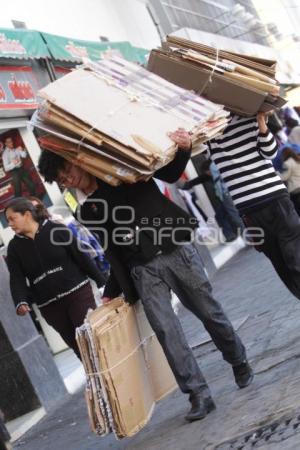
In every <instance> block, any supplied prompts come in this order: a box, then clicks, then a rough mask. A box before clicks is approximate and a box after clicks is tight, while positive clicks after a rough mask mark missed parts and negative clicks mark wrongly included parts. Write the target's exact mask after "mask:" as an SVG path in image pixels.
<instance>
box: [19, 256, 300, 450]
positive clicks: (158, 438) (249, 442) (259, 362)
mask: <svg viewBox="0 0 300 450" xmlns="http://www.w3.org/2000/svg"><path fill="white" fill-rule="evenodd" d="M212 284H213V288H214V294H215V296H216V298H217V299H218V300H220V301H221V303H222V305H223V307H224V309H225V311H226V312H227V314H228V316H229V317H230V319H231V320H232V321H233V322H234V323H235V324H237V323H239V324H240V325H241V326H240V328H239V331H238V332H239V334H240V336H241V337H242V339H243V341H244V344H245V345H246V348H247V351H248V357H249V360H250V362H251V364H252V366H253V368H254V371H255V378H254V382H253V384H252V385H251V386H249V387H248V388H246V389H243V390H239V389H238V388H237V386H236V385H235V383H234V379H233V375H232V369H231V367H230V366H229V365H228V364H227V363H226V362H225V361H223V360H222V357H221V354H220V352H219V351H217V350H216V348H215V347H214V345H213V344H212V342H208V343H207V342H206V343H203V342H205V339H204V329H203V326H202V324H200V322H199V321H198V320H197V319H196V318H194V317H193V316H191V314H190V313H188V312H187V311H185V310H183V309H182V310H180V318H181V320H182V323H183V326H184V329H185V332H186V335H187V336H188V339H189V342H190V343H191V344H192V345H193V346H194V347H195V348H194V352H195V355H196V357H197V360H198V362H199V364H200V366H201V368H202V370H203V373H204V375H205V377H206V379H207V381H208V383H209V385H210V387H211V390H212V393H213V397H214V399H215V401H216V404H217V410H216V411H214V412H212V413H211V414H209V415H208V416H207V417H206V418H205V419H204V420H202V421H198V422H194V423H192V424H188V423H186V422H185V420H184V415H185V413H186V411H187V409H188V407H189V405H188V402H187V398H186V397H185V396H183V395H182V394H181V392H179V391H178V390H177V391H176V392H174V393H173V394H171V395H169V396H168V397H167V398H165V399H164V400H162V401H161V402H160V403H159V404H158V405H157V406H156V408H155V410H154V414H153V417H152V419H151V421H150V423H149V424H148V425H147V426H146V427H145V428H144V429H143V430H142V431H140V432H139V433H138V434H137V435H136V436H134V437H133V438H131V439H124V440H122V441H117V440H116V439H115V437H114V436H113V435H109V436H107V437H105V438H99V437H97V436H95V435H93V434H92V433H91V432H90V430H89V425H88V420H87V413H86V406H85V401H84V398H83V392H82V391H81V392H79V393H77V394H76V395H74V396H70V397H69V398H68V400H67V401H66V402H64V403H63V404H62V405H61V406H59V407H58V408H57V409H56V410H55V411H53V412H51V413H49V414H48V415H47V416H46V417H45V418H44V419H42V421H41V422H40V423H38V424H37V425H36V426H35V427H33V428H32V429H31V430H30V431H29V432H28V433H27V434H26V435H25V436H23V437H22V438H21V439H20V440H19V441H17V442H16V443H15V449H22V450H69V449H72V450H92V449H95V450H96V449H97V450H107V449H112V450H119V449H128V450H129V449H130V450H161V449H164V450H171V449H172V450H210V449H218V450H229V449H243V450H247V449H250V448H251V449H253V448H259V449H267V450H279V449H280V450H282V449H284V450H292V449H294V450H296V449H299V448H300V389H299V386H300V345H299V342H300V326H299V324H300V304H299V303H298V301H297V300H296V299H295V298H294V297H293V296H292V295H291V294H290V293H289V292H288V290H287V289H286V288H285V286H284V285H283V284H282V282H281V281H280V280H279V278H278V277H277V275H276V274H275V272H274V270H273V268H272V266H271V264H270V263H269V262H268V260H267V259H266V258H265V257H264V256H263V255H262V254H259V253H257V252H256V251H255V250H253V249H249V248H248V249H244V250H243V251H241V252H240V253H239V254H238V255H236V256H235V257H234V258H233V259H232V260H231V261H230V262H228V263H227V264H226V265H225V266H224V267H223V268H222V269H220V270H219V271H218V273H217V274H216V276H215V277H214V279H213V281H212ZM201 342H202V344H201Z"/></svg>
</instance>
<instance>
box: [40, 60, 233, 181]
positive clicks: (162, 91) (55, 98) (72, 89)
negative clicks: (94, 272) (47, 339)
mask: <svg viewBox="0 0 300 450" xmlns="http://www.w3.org/2000/svg"><path fill="white" fill-rule="evenodd" d="M39 97H40V98H41V99H42V102H41V105H40V107H39V109H38V111H37V112H36V113H35V114H34V116H33V118H32V124H33V125H34V126H35V127H37V128H39V129H40V130H42V131H43V134H44V135H43V136H42V137H40V140H39V141H40V144H41V147H43V148H45V149H48V150H51V151H53V152H55V153H58V154H60V155H61V156H63V157H64V158H65V159H67V160H68V161H71V162H72V163H74V164H77V165H79V166H81V167H83V168H85V169H86V170H87V171H88V172H90V173H91V174H93V175H96V176H97V177H99V178H100V179H102V180H104V181H106V182H107V183H109V184H111V185H115V186H116V185H118V184H120V183H122V182H126V183H135V182H137V181H139V180H147V179H148V178H150V177H151V176H152V175H153V173H154V171H156V170H157V169H159V168H161V167H163V166H164V165H166V164H167V163H169V162H170V161H171V160H172V159H173V158H174V156H175V153H176V150H177V148H176V145H175V144H174V142H173V141H172V140H171V139H170V137H169V136H168V133H169V132H172V131H175V130H176V129H177V128H179V127H181V128H184V129H186V130H187V131H188V132H190V133H191V137H192V140H193V142H194V143H196V142H197V143H199V142H200V143H201V142H205V141H206V140H208V139H211V138H212V137H214V136H216V135H218V134H219V133H220V132H221V131H222V130H223V129H224V127H225V126H226V124H227V121H228V119H227V112H226V111H224V109H223V106H221V105H216V104H213V103H211V102H210V101H208V100H205V99H202V98H200V97H199V96H196V95H195V94H193V93H191V92H188V91H186V90H184V89H182V88H179V87H177V86H175V85H173V84H171V83H169V82H166V81H165V80H164V79H163V78H160V77H158V76H156V75H154V74H152V73H150V72H149V71H147V70H146V69H144V68H142V67H140V66H138V65H136V64H134V63H131V62H128V61H126V60H124V59H122V58H118V57H113V58H111V59H105V60H103V61H100V62H99V63H87V64H86V65H84V66H82V67H80V68H78V69H77V70H74V71H73V72H71V73H70V74H67V75H66V76H64V77H63V78H61V79H59V80H56V81H54V82H53V83H51V84H49V85H48V86H46V87H45V88H43V89H41V90H40V91H39Z"/></svg>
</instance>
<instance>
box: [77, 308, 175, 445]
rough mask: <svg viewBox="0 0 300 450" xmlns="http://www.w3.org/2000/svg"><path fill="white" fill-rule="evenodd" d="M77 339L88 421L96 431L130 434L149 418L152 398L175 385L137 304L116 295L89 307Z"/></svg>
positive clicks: (165, 392) (153, 401)
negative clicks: (98, 305)
mask: <svg viewBox="0 0 300 450" xmlns="http://www.w3.org/2000/svg"><path fill="white" fill-rule="evenodd" d="M77 342H78V345H79V348H80V352H81V355H82V360H83V364H84V367H85V371H86V376H87V385H86V401H87V407H88V413H89V418H90V424H91V427H92V429H93V431H94V432H95V433H97V434H99V435H106V434H107V433H109V432H110V431H114V433H115V435H116V437H117V438H122V437H125V436H132V435H134V434H135V433H137V432H138V431H139V430H140V429H141V428H143V427H144V426H145V425H146V423H147V422H148V421H149V419H150V417H151V414H152V412H153V409H154V406H155V402H157V401H158V400H160V399H161V398H163V397H164V396H165V395H167V394H168V393H169V392H171V391H173V390H174V389H176V387H177V385H176V382H175V379H174V376H173V374H172V372H171V370H170V368H169V365H168V363H167V361H166V358H165V355H164V353H163V351H162V349H161V346H160V344H159V343H158V341H157V338H156V336H155V335H154V333H153V331H152V329H151V327H150V325H149V323H148V320H147V318H146V316H145V313H144V311H143V307H142V305H141V304H137V305H135V306H134V307H133V306H130V305H128V304H126V303H124V302H123V300H122V299H114V300H113V301H112V302H110V303H109V304H108V305H105V306H102V307H99V308H97V309H96V310H95V311H92V312H90V313H89V314H88V316H87V319H86V321H85V324H84V325H83V326H82V327H80V328H78V330H77Z"/></svg>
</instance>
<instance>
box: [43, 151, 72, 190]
mask: <svg viewBox="0 0 300 450" xmlns="http://www.w3.org/2000/svg"><path fill="white" fill-rule="evenodd" d="M65 163H66V160H65V159H64V158H62V157H61V156H59V155H57V154H56V153H52V152H50V151H49V150H43V151H42V153H41V155H40V158H39V163H38V170H39V172H40V174H41V175H42V177H43V178H44V179H45V181H47V182H48V183H53V181H56V180H57V178H58V172H59V171H60V170H64V169H65Z"/></svg>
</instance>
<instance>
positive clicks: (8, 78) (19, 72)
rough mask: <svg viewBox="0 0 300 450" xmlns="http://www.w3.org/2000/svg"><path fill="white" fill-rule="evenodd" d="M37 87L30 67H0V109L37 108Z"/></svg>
mask: <svg viewBox="0 0 300 450" xmlns="http://www.w3.org/2000/svg"><path fill="white" fill-rule="evenodd" d="M39 88H40V86H39V85H38V81H37V79H36V78H35V76H34V74H33V71H32V68H31V67H27V66H25V67H18V66H5V67H0V110H1V109H35V108H37V106H38V104H37V99H36V92H37V91H38V90H39Z"/></svg>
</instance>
